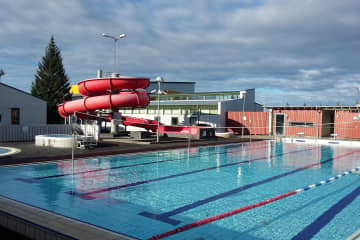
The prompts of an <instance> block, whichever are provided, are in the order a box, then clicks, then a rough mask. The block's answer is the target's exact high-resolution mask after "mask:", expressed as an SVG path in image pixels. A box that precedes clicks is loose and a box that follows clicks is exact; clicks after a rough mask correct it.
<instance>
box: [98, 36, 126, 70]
mask: <svg viewBox="0 0 360 240" xmlns="http://www.w3.org/2000/svg"><path fill="white" fill-rule="evenodd" d="M102 36H103V37H107V38H111V39H112V40H114V73H116V42H117V41H118V40H120V39H121V38H124V37H126V34H124V33H123V34H120V35H119V36H118V37H115V36H111V35H109V34H106V33H103V34H102Z"/></svg>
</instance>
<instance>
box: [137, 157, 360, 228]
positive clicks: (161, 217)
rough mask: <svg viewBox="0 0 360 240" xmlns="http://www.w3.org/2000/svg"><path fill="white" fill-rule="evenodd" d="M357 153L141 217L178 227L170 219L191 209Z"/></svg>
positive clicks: (175, 221)
mask: <svg viewBox="0 0 360 240" xmlns="http://www.w3.org/2000/svg"><path fill="white" fill-rule="evenodd" d="M355 152H358V151H353V152H350V153H346V154H343V155H339V156H337V157H336V158H330V159H327V160H324V161H321V162H319V163H314V164H310V165H307V166H304V167H301V168H297V169H294V170H292V171H289V172H285V173H282V174H279V175H276V176H273V177H270V178H266V179H264V180H261V181H258V182H255V183H251V184H248V185H244V186H241V187H238V188H235V189H232V190H230V191H227V192H223V193H220V194H217V195H213V196H211V197H208V198H205V199H202V200H198V201H196V202H193V203H190V204H187V205H184V206H182V207H178V208H176V209H174V210H171V211H168V212H164V213H160V214H156V213H151V212H147V211H144V212H141V213H139V215H141V216H144V217H148V218H151V219H154V220H158V221H161V222H165V223H168V224H171V225H174V226H176V225H178V224H179V223H181V221H180V220H176V219H172V218H170V217H172V216H174V215H177V214H179V213H183V212H186V211H188V210H190V209H193V208H196V207H199V206H201V205H204V204H207V203H210V202H213V201H216V200H218V199H221V198H224V197H227V196H230V195H233V194H236V193H239V192H242V191H245V190H247V189H250V188H252V187H256V186H259V185H262V184H265V183H269V182H271V181H274V180H277V179H280V178H282V177H286V176H288V175H291V174H294V173H297V172H300V171H304V170H307V169H309V168H312V167H315V166H317V165H320V164H325V163H328V162H331V161H334V160H337V159H340V158H343V157H346V156H349V155H352V154H354V153H355Z"/></svg>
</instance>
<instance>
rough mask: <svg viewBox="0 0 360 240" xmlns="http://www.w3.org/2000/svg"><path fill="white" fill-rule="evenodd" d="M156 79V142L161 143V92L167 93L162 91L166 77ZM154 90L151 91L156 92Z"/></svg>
mask: <svg viewBox="0 0 360 240" xmlns="http://www.w3.org/2000/svg"><path fill="white" fill-rule="evenodd" d="M155 81H156V82H157V85H158V87H157V89H156V90H155V89H154V90H155V91H156V94H157V100H158V102H157V118H158V119H157V129H156V143H159V127H160V94H166V93H165V92H163V91H161V83H162V82H164V79H163V78H162V77H160V76H159V77H156V79H155ZM154 90H152V91H151V92H155V91H154Z"/></svg>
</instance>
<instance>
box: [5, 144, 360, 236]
mask: <svg viewBox="0 0 360 240" xmlns="http://www.w3.org/2000/svg"><path fill="white" fill-rule="evenodd" d="M359 166H360V149H355V148H345V147H341V146H320V145H309V144H301V143H299V144H294V143H281V142H273V141H262V142H254V143H246V144H234V145H222V146H211V147H200V148H190V149H179V150H169V151H161V152H149V153H139V154H128V155H119V156H111V157H101V158H91V159H82V160H77V161H75V164H74V170H73V169H72V162H71V161H62V162H54V163H46V164H45V163H44V164H36V165H28V166H17V167H4V168H0V181H1V183H2V184H1V185H0V194H1V195H2V196H4V197H7V198H10V199H14V200H17V201H19V202H23V203H26V204H29V205H32V206H36V207H38V208H41V209H45V210H48V211H52V212H55V213H58V214H60V215H65V216H67V217H70V218H74V219H77V220H79V221H82V222H86V223H90V224H93V225H96V226H98V227H101V228H104V229H107V230H110V231H114V232H117V233H121V234H124V235H128V236H131V237H134V238H138V239H147V238H150V237H151V236H153V235H157V234H161V233H164V232H167V231H170V230H172V229H174V228H177V227H179V226H183V225H186V224H189V223H192V222H194V221H197V220H201V219H204V218H207V217H211V216H215V215H218V214H221V213H224V212H228V211H231V210H233V209H236V208H241V207H244V206H247V205H249V204H253V203H256V202H259V201H262V200H265V199H268V198H271V197H275V196H277V195H279V194H283V193H287V192H290V191H293V190H295V189H298V188H302V187H305V186H307V185H309V184H313V183H318V182H319V181H322V180H326V179H328V178H330V177H332V176H335V175H336V174H339V173H343V172H344V171H346V170H350V169H352V168H354V167H359ZM72 172H74V174H72ZM359 194H360V176H359V175H357V174H350V175H347V176H345V177H343V178H340V179H339V180H336V181H334V182H332V183H329V184H326V185H324V186H321V187H317V188H315V189H312V190H310V191H306V192H303V193H300V194H296V195H293V196H290V197H288V198H285V199H281V200H278V201H275V202H273V203H270V204H268V205H265V206H262V207H258V208H255V209H251V210H249V211H245V212H242V213H239V214H237V215H234V216H231V217H228V218H224V219H222V220H219V221H215V222H212V223H210V224H207V225H203V226H200V227H197V228H193V229H190V230H188V231H184V232H181V233H178V234H175V235H172V236H170V237H168V238H166V239H197V240H199V239H292V238H293V239H309V238H313V239H346V238H347V237H349V236H350V235H351V234H352V233H354V232H355V231H356V230H357V229H359V228H360V221H359V220H358V219H359V217H360V212H359V211H358V210H359V209H360V197H358V195H359Z"/></svg>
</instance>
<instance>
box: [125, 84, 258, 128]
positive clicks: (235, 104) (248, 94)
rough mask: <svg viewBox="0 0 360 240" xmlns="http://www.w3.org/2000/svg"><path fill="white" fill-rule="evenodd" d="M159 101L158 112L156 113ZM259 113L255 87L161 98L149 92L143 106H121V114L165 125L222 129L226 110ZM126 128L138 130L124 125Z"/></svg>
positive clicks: (170, 95) (224, 123) (224, 124)
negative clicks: (148, 102)
mask: <svg viewBox="0 0 360 240" xmlns="http://www.w3.org/2000/svg"><path fill="white" fill-rule="evenodd" d="M158 104H159V109H160V111H159V113H158ZM230 111H247V112H262V111H264V109H263V106H262V105H260V104H258V103H256V102H255V89H247V90H244V91H231V92H204V93H200V92H199V93H179V94H168V95H162V96H161V97H160V101H158V100H157V96H156V95H151V102H150V104H149V105H148V106H147V107H145V108H138V109H127V110H124V109H121V110H120V112H121V113H122V115H124V116H132V117H136V118H144V119H151V120H158V117H159V118H160V119H159V120H160V122H161V123H163V124H166V125H207V126H212V127H215V128H216V132H224V130H225V126H226V112H230ZM127 130H129V131H141V130H143V129H141V128H136V127H129V126H128V127H127Z"/></svg>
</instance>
